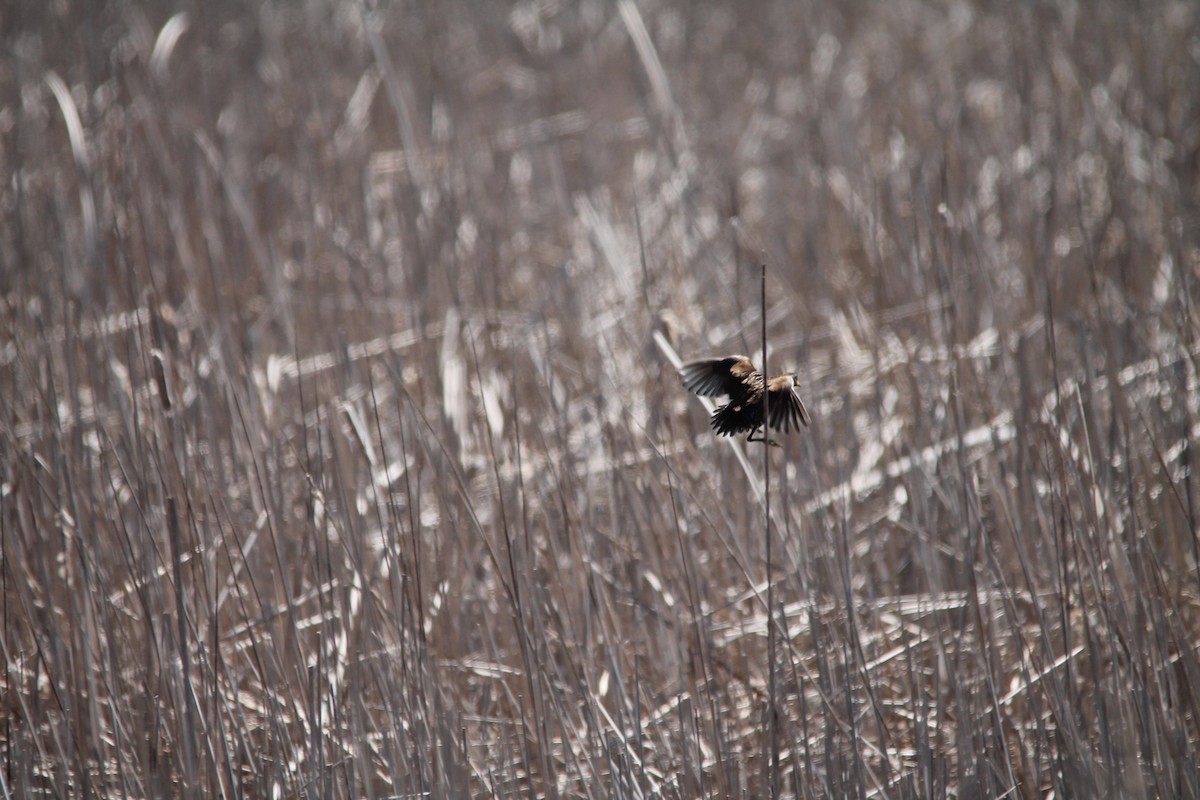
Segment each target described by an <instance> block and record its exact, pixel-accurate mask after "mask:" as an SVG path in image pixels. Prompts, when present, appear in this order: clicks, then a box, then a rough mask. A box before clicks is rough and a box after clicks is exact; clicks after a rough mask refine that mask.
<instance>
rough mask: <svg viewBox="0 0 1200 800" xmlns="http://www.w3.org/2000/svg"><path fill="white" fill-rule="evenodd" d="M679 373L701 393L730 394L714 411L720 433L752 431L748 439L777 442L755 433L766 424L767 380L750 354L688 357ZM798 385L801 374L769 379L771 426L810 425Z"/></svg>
mask: <svg viewBox="0 0 1200 800" xmlns="http://www.w3.org/2000/svg"><path fill="white" fill-rule="evenodd" d="M679 375H680V376H681V377H682V378H683V386H684V388H685V389H687V390H688V391H689V392H691V393H692V394H698V395H700V396H701V397H720V396H721V395H729V402H728V403H726V404H725V405H723V406H721V407H720V408H718V409H717V410H716V411H714V412H713V415H712V426H713V430H715V431H716V432H717V435H718V436H734V435H736V434H739V433H741V432H743V431H749V432H750V433H749V435H748V436H746V441H748V442H767V444H771V445H775V446H778V442H774V441H771V440H769V439H766V438H764V437H760V438H757V439H756V438H755V437H754V433H755V432H756V431H757V430H758V429H759V428H761V427H763V404H762V399H763V387H764V383H763V376H762V373H761V372H759V371H758V370H756V369H755V368H754V364H752V363H750V359H749V358H747V357H746V356H728V357H726V358H708V359H702V360H700V361H689V362H688V363H686V364H684V365H683V366H682V367H681V368H680V370H679ZM799 385H800V376H798V375H777V376H776V377H774V378H771V379H770V380H769V381H766V384H765V386H766V390H767V391H768V392H770V393H771V396H770V398H769V399H770V412H769V413H770V414H771V420H770V422H771V424H770V427H771V428H774V429H775V430H777V431H783V432H784V433H787V432H788V431H789V430H790V429H792V428H795V429H796V430H800V426H801V425H804V426H807V425H808V423H809V416H808V409H806V408H805V407H804V401H802V400H801V399H800V395H798V394H796V387H797V386H799ZM764 434H765V431H764Z"/></svg>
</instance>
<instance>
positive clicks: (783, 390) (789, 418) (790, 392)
mask: <svg viewBox="0 0 1200 800" xmlns="http://www.w3.org/2000/svg"><path fill="white" fill-rule="evenodd" d="M769 391H770V394H771V397H770V403H771V407H770V409H768V412H769V413H770V415H771V427H772V428H774V429H775V430H777V431H782V432H784V433H787V432H788V431H789V430H791V429H792V428H795V429H796V430H800V426H801V425H803V426H805V427H807V426H808V423H809V421H810V419H809V416H808V409H807V408H805V407H804V401H803V400H801V399H800V395H799V394H797V393H796V389H795V387H794V386H792V378H791V376H790V375H788V376H783V377H780V378H773V379H772V380H771V383H770V388H769Z"/></svg>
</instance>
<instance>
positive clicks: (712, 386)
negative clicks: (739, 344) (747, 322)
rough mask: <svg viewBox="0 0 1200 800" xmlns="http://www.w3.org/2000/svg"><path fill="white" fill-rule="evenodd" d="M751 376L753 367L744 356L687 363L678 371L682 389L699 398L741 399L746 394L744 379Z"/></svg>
mask: <svg viewBox="0 0 1200 800" xmlns="http://www.w3.org/2000/svg"><path fill="white" fill-rule="evenodd" d="M752 374H754V365H753V364H751V363H750V359H748V358H746V356H729V357H728V358H706V359H703V360H700V361H689V362H688V363H686V364H684V365H683V366H682V367H680V369H679V375H680V377H682V378H683V387H684V388H685V389H687V390H688V391H689V392H691V393H692V394H698V395H700V396H701V397H720V396H721V395H724V394H727V395H729V396H730V397H741V396H742V395H743V394H745V392H746V383H745V379H746V378H747V377H748V376H750V375H752Z"/></svg>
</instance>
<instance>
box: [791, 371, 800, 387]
mask: <svg viewBox="0 0 1200 800" xmlns="http://www.w3.org/2000/svg"><path fill="white" fill-rule="evenodd" d="M799 385H800V375H799V373H795V374H793V375H792V386H799Z"/></svg>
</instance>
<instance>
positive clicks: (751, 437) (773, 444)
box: [746, 428, 780, 447]
mask: <svg viewBox="0 0 1200 800" xmlns="http://www.w3.org/2000/svg"><path fill="white" fill-rule="evenodd" d="M759 430H761V431H762V432H763V436H760V437H758V438H757V439H755V438H754V434H755V432H756V431H759ZM766 433H767V429H766V428H755V429H754V430H752V431H750V433H748V434H746V441H747V442H765V443H766V444H768V445H770V446H771V447H779V446H780V445H779V442H777V441H775V440H774V439H768V438H766Z"/></svg>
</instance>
